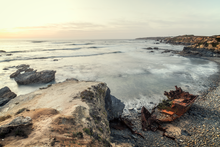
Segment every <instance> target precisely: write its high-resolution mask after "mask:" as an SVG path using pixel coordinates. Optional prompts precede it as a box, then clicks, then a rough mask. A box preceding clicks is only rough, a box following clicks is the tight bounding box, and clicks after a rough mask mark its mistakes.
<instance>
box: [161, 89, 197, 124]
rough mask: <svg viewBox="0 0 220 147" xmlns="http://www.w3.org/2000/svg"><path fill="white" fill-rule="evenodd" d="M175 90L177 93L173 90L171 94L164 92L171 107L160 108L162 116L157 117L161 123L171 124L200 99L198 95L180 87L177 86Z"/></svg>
mask: <svg viewBox="0 0 220 147" xmlns="http://www.w3.org/2000/svg"><path fill="white" fill-rule="evenodd" d="M175 88H176V90H175V91H173V90H171V91H170V92H166V91H165V92H164V95H166V96H167V98H168V100H167V101H168V102H169V104H170V105H169V106H167V105H164V106H163V105H162V107H161V108H159V107H158V109H159V110H160V113H161V114H160V115H157V119H158V120H159V121H161V122H170V121H173V120H175V119H177V118H179V117H180V116H182V115H183V114H184V113H185V112H186V111H187V110H189V108H190V107H191V106H192V104H193V103H194V101H195V100H196V98H197V97H198V96H197V95H192V94H189V93H188V92H185V91H183V90H182V89H181V88H180V87H177V86H175ZM167 101H166V102H167ZM158 106H159V105H158Z"/></svg>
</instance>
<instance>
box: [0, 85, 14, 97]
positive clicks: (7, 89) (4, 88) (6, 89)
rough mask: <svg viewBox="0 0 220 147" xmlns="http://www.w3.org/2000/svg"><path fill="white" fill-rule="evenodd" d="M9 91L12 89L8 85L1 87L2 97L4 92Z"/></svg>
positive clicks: (0, 94)
mask: <svg viewBox="0 0 220 147" xmlns="http://www.w3.org/2000/svg"><path fill="white" fill-rule="evenodd" d="M8 92H11V90H10V89H9V88H8V87H7V86H5V87H3V88H1V89H0V97H2V96H3V95H4V94H6V93H8Z"/></svg>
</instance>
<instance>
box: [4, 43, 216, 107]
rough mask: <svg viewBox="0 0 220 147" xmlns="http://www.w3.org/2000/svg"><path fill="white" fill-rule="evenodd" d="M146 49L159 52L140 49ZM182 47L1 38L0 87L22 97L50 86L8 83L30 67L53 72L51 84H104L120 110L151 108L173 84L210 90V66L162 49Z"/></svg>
mask: <svg viewBox="0 0 220 147" xmlns="http://www.w3.org/2000/svg"><path fill="white" fill-rule="evenodd" d="M148 47H152V48H154V47H157V48H159V50H146V49H144V48H148ZM183 47H184V46H181V45H170V44H165V43H159V42H157V41H155V40H135V39H129V40H128V39H127V40H30V39H27V40H0V50H4V51H6V53H3V52H0V81H1V83H0V88H2V87H4V86H8V87H9V88H10V89H11V90H12V91H13V92H15V93H16V94H18V95H23V94H27V93H29V92H32V91H35V90H37V89H39V88H40V87H45V86H47V85H48V84H50V83H47V84H33V85H17V83H16V82H15V81H14V79H10V77H9V76H10V74H11V73H13V72H15V71H16V68H14V66H17V65H20V64H29V65H30V67H31V68H34V69H36V70H38V71H41V70H56V80H55V81H53V82H51V83H58V82H62V81H65V80H66V79H67V78H76V79H78V80H86V81H101V82H105V83H107V85H108V87H109V88H110V90H111V94H112V95H114V96H115V97H116V98H118V99H120V100H122V102H124V103H125V105H126V108H125V110H127V109H128V108H135V109H136V108H140V107H142V106H145V107H147V108H152V106H154V105H152V104H157V103H158V102H160V101H161V100H163V99H165V98H166V96H164V95H163V93H164V91H169V90H171V89H174V86H175V85H177V86H178V87H181V88H182V89H183V90H185V91H188V92H190V93H192V94H199V92H201V91H202V90H205V89H207V86H209V84H210V81H209V77H210V76H212V75H214V74H217V73H218V72H219V68H218V65H217V64H216V63H215V62H212V61H209V60H204V59H200V58H187V57H182V56H180V55H177V54H173V53H170V52H169V53H162V52H163V51H164V50H161V49H169V50H177V51H181V50H182V49H183ZM152 51H153V52H152ZM10 54H11V55H10ZM4 68H7V69H8V70H3V69H4Z"/></svg>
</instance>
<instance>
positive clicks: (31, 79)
mask: <svg viewBox="0 0 220 147" xmlns="http://www.w3.org/2000/svg"><path fill="white" fill-rule="evenodd" d="M55 73H56V71H54V70H43V71H40V72H36V71H32V72H25V73H23V74H19V75H18V76H16V77H15V81H16V82H17V83H18V84H20V85H28V84H34V83H48V82H51V81H53V80H54V79H55Z"/></svg>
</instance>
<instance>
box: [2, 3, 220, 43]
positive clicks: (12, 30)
mask: <svg viewBox="0 0 220 147" xmlns="http://www.w3.org/2000/svg"><path fill="white" fill-rule="evenodd" d="M219 6H220V0H209V1H208V0H0V18H1V21H0V38H1V39H14V38H15V39H16V38H18V39H22V38H54V39H55V38H57V39H58V38H60V39H62V38H66V39H67V38H69V39H134V38H137V37H151V36H176V35H184V34H194V35H217V34H220V7H219Z"/></svg>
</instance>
